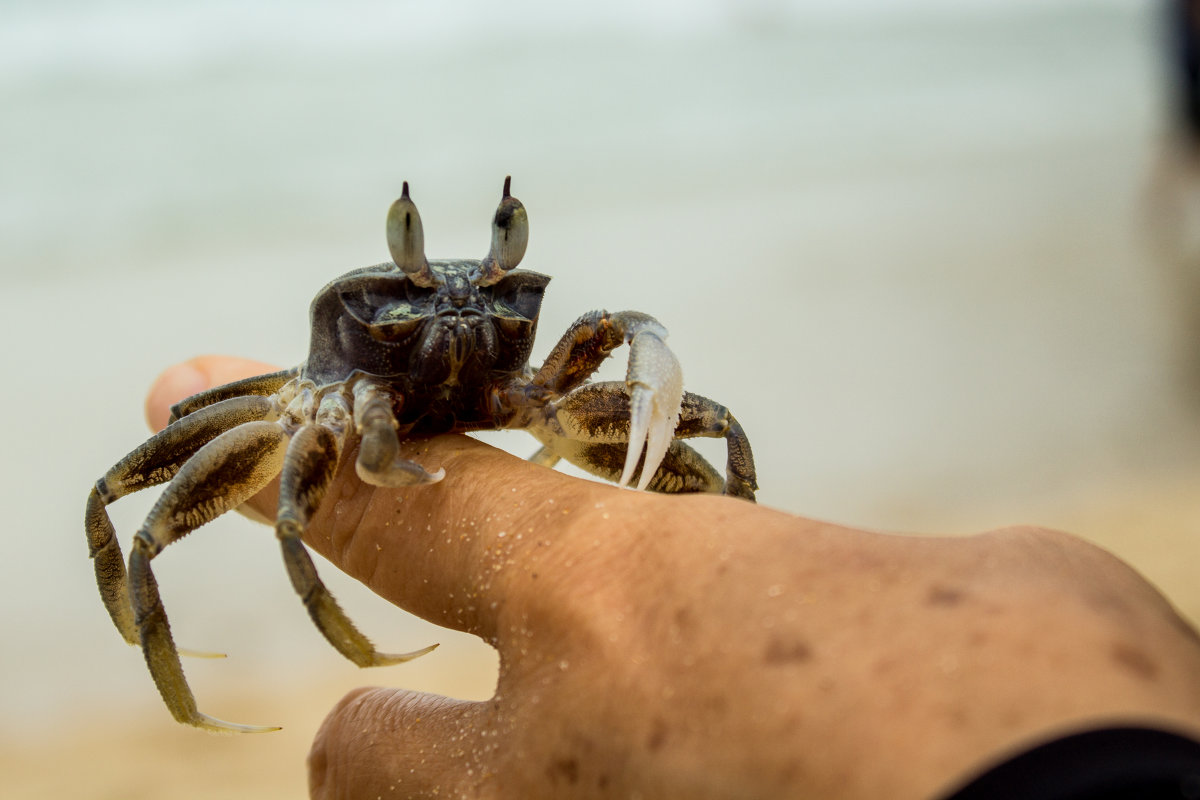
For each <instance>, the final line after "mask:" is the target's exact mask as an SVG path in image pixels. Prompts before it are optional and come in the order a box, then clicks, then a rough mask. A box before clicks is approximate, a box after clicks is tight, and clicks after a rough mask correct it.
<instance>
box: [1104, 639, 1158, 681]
mask: <svg viewBox="0 0 1200 800" xmlns="http://www.w3.org/2000/svg"><path fill="white" fill-rule="evenodd" d="M1109 653H1110V654H1111V656H1112V659H1113V661H1115V662H1116V663H1117V665H1118V666H1120V667H1123V668H1124V669H1126V670H1128V671H1129V672H1132V673H1133V674H1134V675H1136V676H1137V677H1139V678H1141V679H1142V680H1144V681H1149V682H1151V683H1153V682H1155V681H1156V680H1157V679H1158V663H1157V662H1156V661H1154V659H1152V658H1150V657H1149V656H1148V655H1146V654H1145V653H1143V652H1142V651H1141V650H1139V649H1138V648H1136V647H1133V646H1132V645H1130V644H1126V643H1125V642H1115V643H1114V644H1113V646H1112V649H1111V650H1110V651H1109Z"/></svg>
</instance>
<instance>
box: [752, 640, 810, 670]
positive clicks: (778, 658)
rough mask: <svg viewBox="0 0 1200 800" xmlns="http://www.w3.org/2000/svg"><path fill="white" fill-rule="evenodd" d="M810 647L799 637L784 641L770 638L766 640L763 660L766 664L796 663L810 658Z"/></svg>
mask: <svg viewBox="0 0 1200 800" xmlns="http://www.w3.org/2000/svg"><path fill="white" fill-rule="evenodd" d="M812 656H813V652H812V647H810V646H809V645H808V643H807V642H804V641H801V640H800V639H792V640H787V641H784V640H783V639H779V638H772V639H771V640H770V641H769V642H767V649H766V652H765V653H763V661H764V662H765V663H767V664H773V665H779V664H798V663H802V662H804V661H809V660H811V659H812Z"/></svg>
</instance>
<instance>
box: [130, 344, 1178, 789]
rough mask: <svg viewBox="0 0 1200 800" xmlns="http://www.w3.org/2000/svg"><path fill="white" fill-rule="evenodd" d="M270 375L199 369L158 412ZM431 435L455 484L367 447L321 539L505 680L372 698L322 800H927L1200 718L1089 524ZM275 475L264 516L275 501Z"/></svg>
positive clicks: (226, 367)
mask: <svg viewBox="0 0 1200 800" xmlns="http://www.w3.org/2000/svg"><path fill="white" fill-rule="evenodd" d="M272 369H273V368H271V367H268V366H267V365H263V364H258V363H255V362H246V361H239V360H233V359H224V358H217V357H206V358H202V359H195V360H193V361H191V362H188V364H185V365H180V366H177V367H174V368H172V369H171V370H168V371H167V372H166V373H164V374H163V376H162V377H160V379H159V381H158V382H157V383H156V384H155V386H154V387H153V389H152V390H151V393H150V398H149V400H148V403H147V415H148V418H149V419H150V421H151V424H152V426H154V427H156V428H157V427H161V426H162V425H163V424H165V422H166V418H167V409H168V407H169V406H170V404H171V403H173V402H175V401H176V400H178V399H180V398H181V397H182V396H184V395H186V394H190V393H193V392H195V391H200V390H202V389H205V388H208V387H209V386H212V385H217V384H220V383H225V382H228V381H230V380H234V379H237V378H240V377H245V376H247V375H251V374H258V373H262V372H266V371H270V370H272ZM405 449H406V451H407V453H406V454H407V456H408V457H411V458H413V459H415V460H417V461H418V462H419V463H421V464H422V465H423V466H425V467H426V468H428V469H430V470H436V469H437V468H439V467H444V468H445V470H446V477H445V479H444V480H443V481H442V482H440V483H438V484H434V485H431V486H420V487H413V488H409V489H386V490H385V489H376V488H372V487H369V486H366V485H364V484H363V483H361V482H360V481H359V480H358V479H357V478H356V476H355V474H354V469H353V462H354V459H353V458H352V457H349V456H348V455H347V456H344V457H343V459H342V465H341V467H340V468H339V472H338V475H337V477H336V478H335V482H334V485H333V486H332V487H331V488H330V490H329V492H328V494H327V500H326V503H325V504H324V505H323V507H322V508H321V510H320V512H319V513H318V514H317V516H316V517H315V518H314V519H313V520H312V523H311V525H310V527H309V530H308V532H307V535H306V537H305V541H306V542H307V543H308V544H309V545H310V546H312V547H314V548H315V549H316V550H318V551H319V552H321V553H322V554H323V555H325V556H326V557H327V558H329V559H330V560H331V561H332V562H333V563H334V564H336V565H337V566H338V567H339V568H340V569H342V570H343V571H345V572H347V573H348V574H350V575H352V576H354V577H356V578H358V579H359V580H361V581H363V582H364V583H366V584H367V585H368V586H370V587H371V588H372V589H373V590H374V591H375V592H376V593H378V594H380V595H381V596H383V597H385V598H386V599H388V600H390V601H391V602H393V603H395V604H396V605H399V606H401V607H402V608H405V609H407V610H409V611H411V612H413V613H416V614H418V615H420V616H422V617H424V618H425V619H428V620H430V621H432V622H435V623H437V624H440V625H444V626H447V627H451V628H456V629H459V630H463V631H468V632H471V633H474V634H476V635H479V636H481V637H483V638H484V639H485V640H487V641H488V642H490V643H491V644H492V645H493V646H495V647H496V648H497V650H498V651H499V653H500V676H499V679H498V684H497V690H496V695H495V696H494V697H493V698H492V699H491V700H489V701H485V702H464V701H459V700H452V699H449V698H444V697H437V696H433V695H427V694H419V693H413V692H408V691H404V690H401V689H391V688H386V689H384V688H380V689H363V690H359V691H356V692H353V693H351V694H350V695H348V696H347V697H346V698H345V699H344V700H342V701H341V702H340V703H339V704H338V705H337V707H336V708H335V709H334V710H333V711H332V713H331V714H330V715H329V717H328V718H327V720H326V721H325V723H324V725H323V726H322V728H321V730H320V732H319V733H318V734H317V737H316V740H315V742H314V745H313V749H312V752H311V754H310V757H309V780H310V790H311V792H312V795H313V797H317V798H342V797H360V796H361V797H371V796H376V795H383V796H387V797H426V796H431V795H434V794H437V795H440V796H451V795H460V794H462V795H471V796H476V795H478V796H485V797H497V798H500V797H544V796H554V797H562V798H569V797H581V798H582V797H596V796H607V795H614V796H640V797H643V798H653V797H696V798H707V797H711V798H717V797H783V796H800V797H841V798H857V797H864V798H865V797H880V796H887V797H894V798H920V797H929V796H930V795H932V794H934V793H935V792H936V791H938V790H939V789H945V788H947V787H948V786H949V785H950V784H952V783H954V782H957V781H958V780H960V779H962V778H963V777H964V776H966V775H967V774H969V773H970V772H972V771H974V770H976V769H978V768H980V767H982V766H983V765H984V764H985V763H987V762H988V761H990V760H992V759H994V758H997V757H999V756H1002V755H1003V754H1005V753H1006V752H1008V751H1009V750H1011V749H1012V748H1014V747H1020V746H1022V745H1024V744H1027V743H1029V742H1031V741H1032V740H1033V739H1034V738H1035V737H1036V738H1041V737H1044V736H1052V735H1055V734H1057V733H1061V732H1064V731H1067V730H1070V729H1074V728H1077V727H1081V726H1085V725H1094V724H1101V723H1110V722H1116V721H1120V722H1130V721H1133V722H1150V723H1157V724H1160V725H1161V724H1167V725H1172V726H1177V727H1182V728H1184V729H1187V730H1191V731H1200V685H1198V684H1197V681H1196V680H1195V676H1196V675H1197V674H1200V644H1198V640H1197V638H1196V635H1195V633H1194V632H1193V631H1192V629H1191V628H1190V627H1189V626H1188V625H1187V624H1186V623H1184V622H1183V621H1182V620H1181V619H1180V618H1179V617H1178V615H1177V614H1176V613H1175V612H1174V610H1173V609H1172V608H1171V607H1170V606H1169V605H1168V604H1167V603H1166V602H1165V601H1164V600H1163V599H1162V597H1161V596H1160V595H1159V594H1158V593H1157V592H1156V591H1155V590H1154V589H1153V588H1152V587H1151V586H1150V585H1149V584H1147V583H1146V582H1145V581H1144V580H1142V579H1141V578H1140V577H1139V576H1138V575H1137V574H1136V573H1134V572H1133V571H1132V570H1130V569H1129V568H1128V567H1127V566H1125V565H1124V564H1123V563H1121V562H1120V561H1118V560H1117V559H1115V558H1113V557H1111V556H1109V555H1108V554H1106V553H1104V552H1103V551H1100V550H1098V549H1097V548H1095V547H1092V546H1090V545H1087V544H1086V543H1084V542H1082V541H1080V540H1078V539H1075V538H1073V537H1070V536H1067V535H1065V534H1058V533H1053V532H1049V531H1043V530H1037V529H1029V528H1022V529H1009V530H1004V531H996V532H991V533H987V534H982V535H978V536H971V537H956V538H933V537H916V536H893V535H884V534H877V533H872V532H868V531H863V530H856V529H852V528H845V527H840V526H836V525H832V524H828V523H823V522H816V521H812V520H807V519H803V518H799V517H795V516H792V515H789V514H784V513H781V512H778V511H773V510H771V509H768V508H763V507H760V506H755V505H752V504H750V503H746V502H743V501H739V500H733V499H729V498H724V497H718V496H712V495H688V496H670V495H656V494H650V493H643V492H633V491H627V490H621V489H617V488H615V487H612V486H608V485H604V484H599V483H594V482H589V481H582V480H579V479H576V478H572V477H569V476H565V475H562V474H560V473H557V472H554V471H552V470H548V469H546V468H544V467H539V466H536V465H533V464H530V463H528V462H524V461H521V460H520V459H517V458H515V457H513V456H510V455H508V454H506V453H503V452H501V451H499V450H496V449H494V448H491V447H489V446H487V445H484V444H482V443H479V442H477V441H474V440H472V439H469V438H467V437H463V436H441V437H437V438H434V439H431V440H421V441H414V442H408V443H406V444H405ZM274 491H275V490H274V489H273V488H269V489H267V490H265V491H264V492H262V493H261V494H260V495H259V496H257V497H256V498H254V499H253V500H252V501H250V503H249V505H251V506H252V507H253V508H254V509H255V510H256V511H257V512H258V513H259V514H261V515H263V516H265V517H267V518H271V517H273V516H274V510H275V509H274V505H275V497H274V496H273V495H274ZM397 674H399V673H397Z"/></svg>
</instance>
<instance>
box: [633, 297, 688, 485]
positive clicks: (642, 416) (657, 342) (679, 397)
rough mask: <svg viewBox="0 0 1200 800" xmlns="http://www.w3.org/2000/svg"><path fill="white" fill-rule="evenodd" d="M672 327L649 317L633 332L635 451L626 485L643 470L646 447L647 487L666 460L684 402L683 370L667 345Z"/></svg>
mask: <svg viewBox="0 0 1200 800" xmlns="http://www.w3.org/2000/svg"><path fill="white" fill-rule="evenodd" d="M666 338H667V329H666V328H664V327H663V326H662V325H660V324H659V323H658V322H656V321H654V320H652V319H646V320H644V321H642V322H641V323H640V324H638V325H637V326H636V328H635V329H634V330H633V331H632V336H631V338H630V344H629V368H628V371H627V372H626V374H625V387H626V389H627V390H628V392H629V450H628V452H627V453H626V455H625V469H624V471H623V472H622V473H621V480H620V485H621V486H626V485H628V484H629V481H630V479H632V478H633V473H634V472H635V471H636V470H637V465H638V460H639V459H640V458H641V456H642V451H643V449H644V450H645V453H646V458H645V463H644V464H643V466H642V472H641V476H640V477H639V478H638V486H637V488H639V489H645V488H646V487H647V486H648V485H649V484H650V479H651V478H653V477H654V473H655V472H656V471H657V470H658V466H659V464H661V463H662V460H663V456H664V455H666V452H667V448H668V447H670V445H671V440H672V439H673V438H674V437H675V426H676V425H678V424H679V410H680V406H681V404H682V402H683V370H682V368H681V367H680V366H679V359H677V358H676V357H675V354H674V353H672V352H671V349H670V348H669V347H667V343H666V341H664V340H665V339H666Z"/></svg>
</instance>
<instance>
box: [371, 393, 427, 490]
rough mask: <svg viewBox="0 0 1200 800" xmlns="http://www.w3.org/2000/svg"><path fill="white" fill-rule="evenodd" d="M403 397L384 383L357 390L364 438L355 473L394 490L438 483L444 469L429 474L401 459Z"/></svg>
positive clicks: (376, 484) (412, 463) (414, 464)
mask: <svg viewBox="0 0 1200 800" xmlns="http://www.w3.org/2000/svg"><path fill="white" fill-rule="evenodd" d="M401 402H402V398H401V397H400V396H399V395H398V394H397V393H396V392H395V391H393V390H392V389H390V388H388V387H387V386H386V385H384V384H380V383H375V382H374V381H368V380H363V381H359V382H358V383H357V384H356V385H355V387H354V425H355V427H356V428H357V430H358V434H359V436H361V437H362V443H361V444H360V445H359V448H358V460H357V461H356V462H355V464H354V470H355V472H357V473H358V477H359V478H360V479H361V480H362V482H363V483H367V484H370V485H371V486H382V487H389V488H395V487H399V486H420V485H423V484H428V483H437V482H438V481H440V480H441V479H442V478H443V477H445V475H446V471H445V470H441V469H439V470H438V471H437V472H432V473H431V472H426V471H425V468H424V467H422V466H421V465H420V464H417V463H416V462H414V461H409V460H408V459H406V458H401V457H400V437H399V436H398V435H397V433H396V430H397V428H398V427H399V426H398V424H397V422H396V415H395V413H394V412H393V411H392V409H394V408H398V407H399V406H400V404H401Z"/></svg>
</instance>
